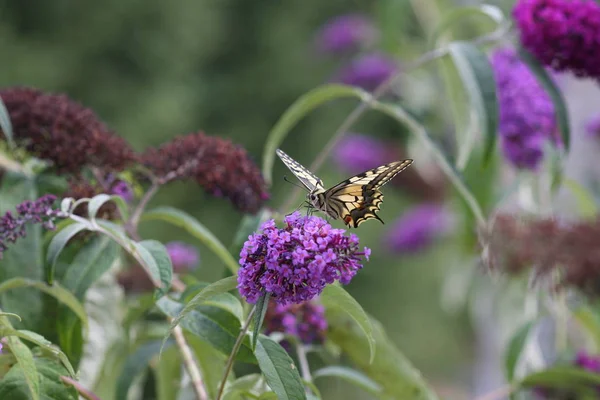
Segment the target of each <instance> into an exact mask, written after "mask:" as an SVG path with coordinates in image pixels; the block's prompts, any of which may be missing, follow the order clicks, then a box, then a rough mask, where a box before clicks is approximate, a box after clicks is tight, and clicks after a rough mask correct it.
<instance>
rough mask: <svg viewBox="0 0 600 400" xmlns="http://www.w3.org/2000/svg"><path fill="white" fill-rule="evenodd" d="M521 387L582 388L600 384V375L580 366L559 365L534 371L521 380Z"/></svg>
mask: <svg viewBox="0 0 600 400" xmlns="http://www.w3.org/2000/svg"><path fill="white" fill-rule="evenodd" d="M519 384H520V386H521V387H524V388H527V387H530V388H531V387H537V386H542V387H547V388H558V389H575V390H581V389H586V388H588V389H589V388H590V387H594V386H598V385H600V375H598V374H597V373H594V372H591V371H587V370H585V369H583V368H579V367H575V366H573V367H570V366H557V367H551V368H548V369H545V370H543V371H539V372H534V373H532V374H530V375H528V376H526V377H525V378H523V380H521V382H520V383H519Z"/></svg>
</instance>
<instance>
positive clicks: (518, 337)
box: [504, 321, 535, 382]
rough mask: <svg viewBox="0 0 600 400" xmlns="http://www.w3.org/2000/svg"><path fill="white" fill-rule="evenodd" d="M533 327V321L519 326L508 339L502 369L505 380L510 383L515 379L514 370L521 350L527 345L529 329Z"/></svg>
mask: <svg viewBox="0 0 600 400" xmlns="http://www.w3.org/2000/svg"><path fill="white" fill-rule="evenodd" d="M534 326H535V321H529V322H527V323H525V324H524V325H523V326H521V327H520V328H519V329H518V330H517V331H516V332H515V334H514V335H513V337H512V338H511V339H510V342H509V343H508V347H507V349H506V355H505V356H504V368H505V371H504V372H505V373H506V379H507V381H508V382H511V381H512V380H513V379H514V377H515V368H516V366H517V363H518V362H519V358H520V357H521V353H523V348H524V347H525V344H526V343H527V338H528V337H529V332H530V331H531V328H533V327H534Z"/></svg>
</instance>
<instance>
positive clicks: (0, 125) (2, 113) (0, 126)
mask: <svg viewBox="0 0 600 400" xmlns="http://www.w3.org/2000/svg"><path fill="white" fill-rule="evenodd" d="M0 130H1V131H2V132H3V133H4V137H5V138H6V141H7V142H8V144H9V145H10V146H11V147H14V145H15V141H14V137H13V128H12V123H11V121H10V115H9V114H8V110H7V109H6V106H5V105H4V101H2V98H0Z"/></svg>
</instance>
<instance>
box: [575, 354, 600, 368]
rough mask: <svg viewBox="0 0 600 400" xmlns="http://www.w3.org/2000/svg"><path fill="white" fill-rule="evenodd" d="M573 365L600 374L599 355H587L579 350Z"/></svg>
mask: <svg viewBox="0 0 600 400" xmlns="http://www.w3.org/2000/svg"><path fill="white" fill-rule="evenodd" d="M575 365H577V366H579V367H581V368H583V369H585V370H588V371H591V372H598V373H600V355H589V354H588V353H586V352H585V351H582V350H580V351H578V352H577V355H576V356H575Z"/></svg>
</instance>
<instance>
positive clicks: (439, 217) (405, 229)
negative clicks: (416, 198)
mask: <svg viewBox="0 0 600 400" xmlns="http://www.w3.org/2000/svg"><path fill="white" fill-rule="evenodd" d="M449 223H450V215H449V214H448V212H447V210H446V209H445V208H443V206H442V205H440V204H436V203H429V204H428V203H425V204H421V205H418V206H415V207H413V208H412V209H410V210H408V211H406V212H405V213H404V214H403V215H402V216H401V217H400V218H399V219H397V220H396V222H395V223H394V224H393V225H392V227H391V229H390V230H389V231H388V233H387V243H388V247H389V248H390V249H391V250H392V251H395V252H399V253H416V252H418V251H421V250H423V249H424V248H426V247H427V246H429V245H430V244H431V243H432V242H433V241H434V239H435V238H436V237H438V236H440V235H442V234H444V233H445V232H446V231H447V230H448V227H449Z"/></svg>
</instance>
